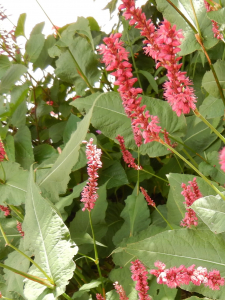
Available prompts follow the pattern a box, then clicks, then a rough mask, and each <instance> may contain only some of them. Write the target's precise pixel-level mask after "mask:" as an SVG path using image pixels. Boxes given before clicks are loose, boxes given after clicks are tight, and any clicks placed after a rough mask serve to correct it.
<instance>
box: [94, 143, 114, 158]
mask: <svg viewBox="0 0 225 300" xmlns="http://www.w3.org/2000/svg"><path fill="white" fill-rule="evenodd" d="M97 145H98V147H100V148H101V149H102V151H104V152H105V154H106V155H107V156H108V157H109V158H110V159H112V160H113V158H112V156H111V155H110V154H109V153H108V152H107V150H105V149H104V148H103V147H102V146H101V145H100V144H99V143H98V144H97Z"/></svg>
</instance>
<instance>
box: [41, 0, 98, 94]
mask: <svg viewBox="0 0 225 300" xmlns="http://www.w3.org/2000/svg"><path fill="white" fill-rule="evenodd" d="M36 2H37V3H38V5H39V6H40V8H41V10H42V11H43V13H44V14H45V15H46V17H47V18H48V20H49V21H50V23H51V24H52V26H53V27H54V28H55V30H56V32H57V34H58V36H59V37H60V38H61V34H60V33H59V31H58V29H57V27H56V26H55V25H54V24H53V22H52V20H51V19H50V18H49V16H48V14H47V13H46V12H45V10H44V8H43V7H42V6H41V4H40V3H39V2H38V0H36ZM67 49H68V51H69V53H70V55H71V56H72V58H73V61H74V63H75V65H76V68H77V73H78V74H79V75H80V77H81V78H82V79H83V80H84V81H85V83H86V84H87V86H88V87H89V89H90V91H91V93H92V94H94V93H95V91H94V89H93V87H92V86H91V84H90V83H89V81H88V79H87V77H86V76H85V75H84V73H83V72H82V70H81V68H80V66H79V65H78V63H77V61H76V59H75V57H74V55H73V53H72V52H71V50H70V48H69V47H67Z"/></svg>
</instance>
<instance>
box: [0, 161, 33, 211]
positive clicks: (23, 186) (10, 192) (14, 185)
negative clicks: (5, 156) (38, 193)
mask: <svg viewBox="0 0 225 300" xmlns="http://www.w3.org/2000/svg"><path fill="white" fill-rule="evenodd" d="M1 164H2V167H3V168H4V172H3V169H2V168H0V178H1V179H2V180H4V179H5V180H4V181H5V183H4V184H0V193H1V201H0V204H1V205H4V202H5V203H7V204H12V205H20V204H22V203H25V199H26V193H27V178H28V172H27V171H25V170H23V169H22V168H20V166H19V164H17V163H15V162H10V161H3V162H2V163H1Z"/></svg>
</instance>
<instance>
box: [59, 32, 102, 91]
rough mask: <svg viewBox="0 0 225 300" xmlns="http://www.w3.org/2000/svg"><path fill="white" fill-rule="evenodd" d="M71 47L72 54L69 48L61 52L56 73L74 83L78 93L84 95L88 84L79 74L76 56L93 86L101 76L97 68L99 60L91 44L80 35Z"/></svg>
mask: <svg viewBox="0 0 225 300" xmlns="http://www.w3.org/2000/svg"><path fill="white" fill-rule="evenodd" d="M69 49H70V51H71V53H72V55H71V54H70V52H69V51H68V50H66V51H64V52H62V53H61V55H60V57H59V59H58V60H57V61H56V70H55V74H56V76H58V77H60V78H61V79H62V80H63V81H65V82H68V83H71V84H73V85H74V86H75V89H76V92H77V94H78V95H82V94H83V93H84V90H85V88H87V84H86V82H85V81H84V80H83V79H82V77H81V76H80V75H79V71H78V70H77V67H76V64H75V62H74V58H75V60H76V62H77V63H78V65H79V67H80V69H81V70H82V72H83V74H84V75H85V76H86V78H87V79H88V81H89V83H90V84H91V86H94V84H95V82H97V81H98V80H99V77H100V71H99V70H98V68H97V65H98V60H97V57H96V54H95V53H94V52H93V50H92V47H91V45H90V44H89V43H88V41H87V40H86V39H85V38H82V37H80V36H78V37H75V38H74V39H73V41H72V42H71V44H70V46H69Z"/></svg>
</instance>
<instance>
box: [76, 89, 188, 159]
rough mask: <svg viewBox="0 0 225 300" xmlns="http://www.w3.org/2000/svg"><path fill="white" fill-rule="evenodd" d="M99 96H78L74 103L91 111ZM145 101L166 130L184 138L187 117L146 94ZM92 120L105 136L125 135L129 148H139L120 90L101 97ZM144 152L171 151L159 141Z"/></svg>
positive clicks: (142, 152) (143, 149)
mask: <svg viewBox="0 0 225 300" xmlns="http://www.w3.org/2000/svg"><path fill="white" fill-rule="evenodd" d="M97 95H98V94H97ZM97 95H92V96H89V97H86V98H82V99H76V101H74V102H72V103H71V105H73V106H75V107H77V108H78V109H79V110H80V111H81V112H83V111H86V112H87V111H89V109H90V108H91V107H92V105H93V102H94V100H95V98H96V97H97ZM142 104H145V105H146V106H147V109H148V110H149V111H150V114H151V115H157V116H158V117H159V120H160V125H161V126H162V128H163V129H164V128H166V130H167V131H168V132H169V133H170V134H171V135H173V136H175V137H181V136H183V135H184V134H185V131H186V122H185V118H184V116H180V117H179V118H178V117H177V115H176V113H175V112H173V111H172V109H171V107H170V105H169V104H168V103H167V102H165V101H161V100H159V99H154V98H150V97H146V96H143V101H142ZM91 123H92V125H93V126H94V127H95V128H97V129H99V130H101V131H102V133H103V134H104V135H106V136H107V137H109V138H111V139H114V140H115V138H116V136H117V135H119V134H120V135H122V136H124V139H125V143H126V147H127V148H131V149H134V150H137V147H136V145H135V142H134V137H133V132H132V130H131V121H130V119H129V118H128V117H127V116H126V114H125V112H124V108H123V106H122V102H121V98H120V96H119V94H118V93H115V92H109V93H106V94H104V95H103V96H102V97H101V99H99V101H98V102H97V103H96V105H95V107H94V110H93V115H92V119H91ZM115 141H116V140H115ZM140 152H141V154H143V155H144V154H146V153H147V154H148V155H149V156H150V157H156V156H161V155H165V154H167V153H169V151H168V150H167V149H166V147H164V146H163V145H161V144H159V143H158V142H152V143H148V144H146V145H142V146H141V147H140Z"/></svg>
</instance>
